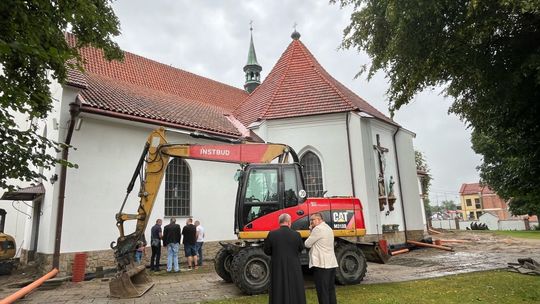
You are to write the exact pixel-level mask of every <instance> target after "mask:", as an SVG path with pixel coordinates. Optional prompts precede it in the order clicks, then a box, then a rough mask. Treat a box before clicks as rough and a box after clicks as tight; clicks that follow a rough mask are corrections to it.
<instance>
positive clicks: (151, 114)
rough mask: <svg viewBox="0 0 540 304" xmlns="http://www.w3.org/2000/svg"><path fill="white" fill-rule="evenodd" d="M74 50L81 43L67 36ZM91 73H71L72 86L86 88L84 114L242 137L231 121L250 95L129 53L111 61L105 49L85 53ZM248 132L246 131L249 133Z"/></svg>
mask: <svg viewBox="0 0 540 304" xmlns="http://www.w3.org/2000/svg"><path fill="white" fill-rule="evenodd" d="M66 40H67V41H68V43H69V44H70V45H71V46H75V45H76V38H75V36H74V35H72V34H66ZM79 53H80V55H81V57H82V58H83V60H84V62H85V63H84V68H85V73H84V74H83V73H81V72H80V71H78V70H75V69H68V79H67V84H68V85H71V86H75V87H79V88H82V89H83V90H82V91H81V96H82V100H83V105H82V111H86V112H93V113H98V114H101V115H108V116H113V117H119V118H124V119H134V120H140V121H145V122H149V123H155V124H162V125H168V126H171V127H187V128H191V129H197V130H204V131H208V132H211V133H218V134H224V135H233V136H241V135H242V133H241V132H240V131H239V130H238V129H237V128H236V127H235V124H234V123H233V122H231V120H230V119H227V117H225V115H230V114H231V112H232V110H233V109H234V108H236V107H237V106H238V105H239V104H240V103H241V102H242V101H243V100H244V99H245V98H246V97H247V96H248V94H247V93H246V92H245V91H244V90H241V89H238V88H234V87H231V86H228V85H226V84H223V83H220V82H217V81H214V80H211V79H208V78H205V77H201V76H198V75H195V74H192V73H189V72H186V71H184V70H181V69H177V68H173V67H171V66H167V65H164V64H161V63H159V62H156V61H153V60H150V59H147V58H144V57H141V56H137V55H135V54H131V53H129V52H124V61H123V62H119V61H107V60H106V59H105V58H104V56H103V52H102V51H101V50H98V49H96V48H92V47H84V48H80V49H79ZM244 133H245V132H244Z"/></svg>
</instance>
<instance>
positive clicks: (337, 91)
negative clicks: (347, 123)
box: [300, 42, 358, 109]
mask: <svg viewBox="0 0 540 304" xmlns="http://www.w3.org/2000/svg"><path fill="white" fill-rule="evenodd" d="M300 43H302V42H300ZM302 45H303V43H302ZM302 49H303V54H304V56H305V57H306V58H307V59H308V60H309V61H310V62H311V63H312V64H313V70H314V71H315V73H317V75H319V77H320V78H321V79H322V80H323V81H324V82H326V83H327V84H328V85H330V87H331V88H332V89H333V90H334V92H336V93H337V94H338V95H339V96H341V98H343V99H344V100H345V102H347V103H348V104H349V106H350V107H351V108H352V109H355V108H356V109H358V106H355V105H354V104H353V103H352V102H351V101H350V100H349V98H347V96H345V95H344V94H343V93H342V92H341V91H340V90H339V89H338V88H337V87H336V86H335V85H334V84H333V83H332V82H330V81H329V80H328V79H327V78H326V77H325V76H324V75H322V73H321V71H319V70H318V69H317V66H318V67H319V68H320V69H321V70H324V68H323V66H322V65H321V64H320V63H319V62H318V61H317V60H316V59H315V58H313V56H309V54H306V52H305V51H308V50H307V48H306V47H305V46H304V47H303V48H302ZM308 52H309V51H308ZM325 72H326V71H325ZM326 73H328V72H326Z"/></svg>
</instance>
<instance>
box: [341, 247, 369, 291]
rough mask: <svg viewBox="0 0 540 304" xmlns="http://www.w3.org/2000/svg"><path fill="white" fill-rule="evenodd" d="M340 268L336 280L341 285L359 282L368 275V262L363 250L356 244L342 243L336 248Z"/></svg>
mask: <svg viewBox="0 0 540 304" xmlns="http://www.w3.org/2000/svg"><path fill="white" fill-rule="evenodd" d="M335 252H336V258H337V262H338V268H337V269H336V282H337V283H338V284H341V285H350V284H358V283H360V281H362V279H364V276H365V275H366V269H367V263H366V257H365V256H364V253H362V250H360V248H358V247H357V246H356V245H354V244H346V243H342V244H340V245H338V246H337V248H336V249H335Z"/></svg>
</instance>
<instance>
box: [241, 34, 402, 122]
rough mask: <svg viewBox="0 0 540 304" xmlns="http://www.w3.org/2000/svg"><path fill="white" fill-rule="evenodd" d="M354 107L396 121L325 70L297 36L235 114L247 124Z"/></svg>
mask: <svg viewBox="0 0 540 304" xmlns="http://www.w3.org/2000/svg"><path fill="white" fill-rule="evenodd" d="M356 110H358V111H363V112H366V113H368V114H370V115H372V116H375V117H377V118H379V119H382V120H384V121H386V122H389V123H391V124H394V125H396V123H395V122H394V121H392V120H391V119H390V118H388V117H386V116H385V115H384V114H382V113H381V112H379V111H378V110H377V109H375V108H374V107H372V106H371V105H370V104H368V103H367V102H366V101H365V100H363V99H362V98H360V97H359V96H358V95H356V94H355V93H354V92H352V91H351V90H349V89H348V88H346V87H345V86H344V85H343V84H341V83H340V82H338V81H337V80H336V79H334V78H333V77H332V76H331V75H330V74H328V72H327V71H326V70H325V69H324V68H323V67H322V66H321V65H320V64H319V63H318V62H317V60H316V59H315V57H313V55H312V54H311V53H310V52H309V50H308V49H307V48H306V46H305V45H304V44H303V43H302V42H301V41H300V40H293V41H292V42H291V44H290V45H289V46H288V48H287V49H286V50H285V52H284V53H283V54H282V55H281V58H280V59H279V60H278V62H277V63H276V65H275V66H274V68H273V69H272V71H271V72H270V74H269V75H268V77H267V78H266V79H265V80H264V82H263V83H262V84H261V85H260V86H259V87H257V89H256V90H255V91H253V93H252V94H251V95H250V96H249V97H248V98H247V99H246V100H245V101H244V102H243V103H242V104H241V105H240V106H239V107H238V108H237V109H236V110H235V112H234V114H235V116H236V117H237V118H238V119H239V120H240V121H242V122H243V123H244V124H246V125H249V124H251V123H253V122H255V121H257V120H264V119H276V118H285V117H298V116H306V115H315V114H325V113H336V112H346V111H356Z"/></svg>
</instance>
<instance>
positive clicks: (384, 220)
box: [364, 119, 408, 231]
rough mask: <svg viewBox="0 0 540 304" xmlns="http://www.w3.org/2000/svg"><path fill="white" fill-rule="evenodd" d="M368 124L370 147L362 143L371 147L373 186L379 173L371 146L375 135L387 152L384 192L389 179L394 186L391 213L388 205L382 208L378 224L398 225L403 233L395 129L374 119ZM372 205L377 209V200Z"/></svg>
mask: <svg viewBox="0 0 540 304" xmlns="http://www.w3.org/2000/svg"><path fill="white" fill-rule="evenodd" d="M370 124H371V145H369V142H367V140H366V141H365V142H364V143H365V144H366V146H368V145H369V146H370V147H371V154H372V155H373V165H374V166H375V168H376V171H372V172H373V175H372V177H371V178H372V179H374V180H375V184H376V181H377V175H378V172H379V158H378V156H377V152H376V151H375V149H373V145H377V134H378V135H379V140H380V144H381V146H383V147H384V148H386V149H388V152H386V153H384V163H385V168H384V178H385V186H386V188H387V190H386V191H388V187H389V179H390V177H392V179H393V181H394V185H393V189H394V195H395V196H396V198H397V199H396V201H395V203H394V210H393V211H390V209H389V205H388V204H387V205H386V206H385V207H384V210H383V211H379V216H380V219H381V220H380V224H381V225H391V224H398V225H399V231H403V230H404V225H403V218H402V217H403V216H402V211H401V208H402V205H401V200H402V199H403V198H402V196H401V189H400V187H399V183H398V178H397V170H396V159H395V148H394V143H393V134H394V132H395V127H393V126H390V125H388V124H385V123H382V122H380V121H378V120H375V119H371V120H370ZM368 150H369V149H368ZM373 204H374V205H376V206H377V208H378V206H379V205H378V201H377V200H375V201H374V202H373ZM407 228H408V227H407Z"/></svg>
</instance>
